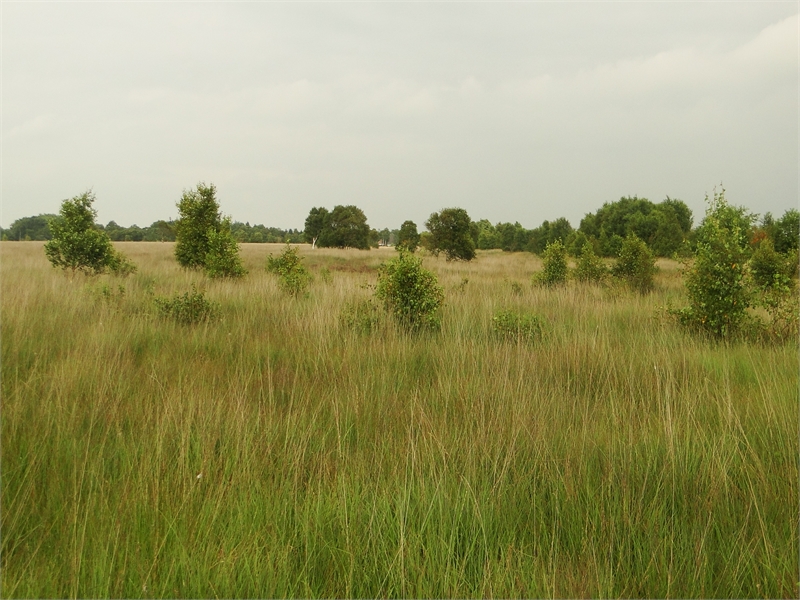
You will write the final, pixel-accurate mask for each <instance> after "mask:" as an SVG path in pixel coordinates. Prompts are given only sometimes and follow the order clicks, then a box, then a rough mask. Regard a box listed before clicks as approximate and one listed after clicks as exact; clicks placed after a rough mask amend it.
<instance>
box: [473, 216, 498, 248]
mask: <svg viewBox="0 0 800 600" xmlns="http://www.w3.org/2000/svg"><path fill="white" fill-rule="evenodd" d="M477 226H478V243H477V246H478V248H479V249H480V250H492V249H494V248H500V245H501V244H500V239H499V236H498V234H497V229H496V228H495V226H494V225H492V224H491V223H490V222H489V221H488V220H487V219H481V220H480V221H478V223H477Z"/></svg>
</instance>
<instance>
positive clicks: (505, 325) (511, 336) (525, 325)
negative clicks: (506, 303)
mask: <svg viewBox="0 0 800 600" xmlns="http://www.w3.org/2000/svg"><path fill="white" fill-rule="evenodd" d="M492 329H493V330H494V333H495V335H497V336H498V337H500V338H502V339H505V340H512V341H533V340H536V339H538V338H540V337H541V335H542V320H541V319H540V318H539V317H538V316H537V315H534V314H532V313H519V312H515V311H513V310H501V311H499V312H498V313H497V314H495V316H494V317H492Z"/></svg>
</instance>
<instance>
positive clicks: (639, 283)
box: [611, 234, 656, 294]
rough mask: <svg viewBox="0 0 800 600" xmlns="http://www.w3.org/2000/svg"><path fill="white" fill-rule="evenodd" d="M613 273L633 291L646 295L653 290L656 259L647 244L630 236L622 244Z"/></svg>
mask: <svg viewBox="0 0 800 600" xmlns="http://www.w3.org/2000/svg"><path fill="white" fill-rule="evenodd" d="M611 272H612V274H613V275H614V276H615V277H619V278H620V279H622V280H624V281H625V282H626V283H627V284H628V286H629V287H630V288H631V289H633V290H635V291H637V292H639V293H640V294H646V293H647V292H649V291H651V290H652V289H653V276H654V275H655V272H656V259H655V257H654V256H653V253H652V252H651V251H650V249H649V248H648V247H647V244H645V243H644V242H643V241H642V240H640V239H639V238H638V237H636V236H635V235H633V234H630V235H629V236H628V237H626V238H625V240H624V241H623V242H622V247H621V248H620V251H619V257H618V258H617V262H616V264H615V265H614V267H613V268H612V270H611Z"/></svg>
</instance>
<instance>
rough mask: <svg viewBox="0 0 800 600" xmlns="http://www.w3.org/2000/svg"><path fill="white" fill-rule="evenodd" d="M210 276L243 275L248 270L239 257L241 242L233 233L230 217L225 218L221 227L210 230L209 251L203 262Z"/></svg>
mask: <svg viewBox="0 0 800 600" xmlns="http://www.w3.org/2000/svg"><path fill="white" fill-rule="evenodd" d="M203 267H204V269H205V272H206V275H208V276H209V277H214V278H219V277H232V278H233V277H243V276H244V275H246V274H247V270H246V269H245V268H244V266H242V260H241V258H240V257H239V244H237V243H236V240H235V239H233V236H232V235H231V221H230V219H223V221H222V224H221V225H220V227H219V229H209V231H208V253H207V254H206V259H205V261H204V262H203Z"/></svg>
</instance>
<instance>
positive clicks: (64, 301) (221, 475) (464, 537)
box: [0, 242, 798, 597]
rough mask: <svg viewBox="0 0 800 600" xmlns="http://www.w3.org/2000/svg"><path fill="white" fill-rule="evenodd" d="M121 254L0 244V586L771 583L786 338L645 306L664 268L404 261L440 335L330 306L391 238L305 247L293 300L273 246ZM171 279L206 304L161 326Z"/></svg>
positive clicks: (735, 589) (601, 589)
mask: <svg viewBox="0 0 800 600" xmlns="http://www.w3.org/2000/svg"><path fill="white" fill-rule="evenodd" d="M117 247H119V248H120V249H121V250H123V252H125V253H126V254H128V256H130V257H131V258H132V259H133V260H134V261H135V262H136V263H137V264H138V266H139V272H138V273H137V274H135V275H133V276H131V277H129V278H127V279H124V280H116V279H113V278H109V277H105V276H103V277H100V278H95V279H87V278H84V277H82V276H80V277H76V278H74V279H69V278H67V277H66V276H64V275H63V274H61V273H59V272H56V271H54V270H53V269H51V268H50V267H49V265H48V264H47V262H46V260H45V258H44V253H43V252H42V250H41V244H37V243H34V242H27V243H13V242H8V243H5V242H4V243H3V244H0V260H1V261H2V262H0V268H1V269H2V289H1V291H2V376H3V377H2V393H3V407H2V409H3V412H2V475H3V479H2V507H3V513H2V531H3V538H2V586H3V594H4V596H6V597H14V596H48V597H66V596H74V597H77V596H126V597H134V596H142V597H153V596H158V597H162V596H180V597H211V596H227V597H233V596H237V597H238V596H249V597H273V596H306V597H310V596H328V597H331V596H374V597H377V596H417V597H422V596H430V597H437V596H478V595H481V596H508V597H510V596H517V597H519V596H522V597H534V596H575V597H577V596H599V595H606V596H649V597H661V596H682V597H689V596H718V597H754V596H764V597H777V596H786V597H796V596H797V594H798V578H797V564H798V544H797V541H798V540H797V531H798V515H797V507H798V468H797V456H798V435H797V423H798V406H797V390H798V388H797V386H798V378H797V365H798V351H797V348H796V347H794V346H773V347H767V346H758V347H757V346H748V345H743V344H737V345H711V344H709V343H707V342H704V341H702V340H697V339H693V338H690V337H687V336H685V335H684V334H683V333H682V332H681V331H679V330H676V329H674V328H673V327H672V326H671V325H670V324H669V323H668V322H665V321H663V320H661V319H659V318H656V316H657V314H658V310H659V307H660V306H663V305H665V304H666V303H668V302H672V303H678V302H680V299H681V295H682V289H681V282H680V276H679V272H678V271H677V269H676V265H675V263H672V262H662V263H661V265H660V266H661V271H660V273H659V275H658V277H657V290H656V292H655V293H654V294H651V295H648V296H644V297H641V296H635V295H631V294H629V293H627V292H625V291H624V290H621V289H618V288H614V287H611V288H598V287H592V286H577V285H574V284H570V285H568V286H567V287H565V288H562V289H555V290H552V289H543V288H534V287H532V286H531V285H530V276H531V274H532V273H533V272H534V271H535V270H537V269H538V268H539V267H540V263H539V261H538V259H536V258H535V257H533V256H531V255H528V254H503V253H500V252H486V253H481V254H479V258H478V259H477V260H476V261H474V262H472V263H467V264H465V263H447V262H446V261H445V260H444V259H443V258H440V259H436V258H433V257H426V258H425V265H426V266H427V267H428V268H430V269H432V270H433V271H434V272H436V273H437V275H438V276H439V279H440V282H441V283H442V285H443V286H444V288H445V292H446V302H447V305H446V308H445V311H444V315H443V328H442V331H441V332H440V333H438V334H425V335H418V336H410V335H408V334H406V333H404V332H402V331H399V330H397V329H396V328H395V327H394V326H393V325H392V324H391V323H390V322H383V323H381V324H380V326H379V327H378V328H377V330H376V331H374V332H373V333H372V335H368V336H365V335H360V334H358V333H357V332H355V331H352V330H349V329H347V328H346V327H343V326H342V324H341V323H340V319H339V315H340V314H341V311H342V310H343V308H344V307H345V306H346V305H347V303H348V302H352V301H353V300H354V299H356V298H368V297H369V296H370V295H371V293H372V292H371V289H370V288H369V286H370V285H373V284H374V283H375V276H376V275H375V269H376V267H377V265H378V264H379V263H380V262H381V261H382V260H385V259H387V258H390V257H392V256H393V252H392V251H391V250H377V251H370V252H359V251H337V250H315V251H311V249H310V248H308V247H305V246H304V247H301V254H302V255H303V256H304V257H306V264H307V265H308V266H309V267H310V270H311V271H312V273H314V274H315V275H316V278H315V281H314V282H313V283H312V286H311V293H310V296H309V297H308V298H305V299H299V300H293V299H291V298H289V297H288V296H285V295H283V294H282V293H281V292H280V290H279V288H278V286H277V284H276V281H275V279H274V278H273V277H272V276H271V275H269V274H267V273H266V272H265V270H264V266H265V261H266V255H267V254H268V253H277V252H279V251H280V248H281V247H280V246H278V245H257V244H252V245H244V246H243V248H242V255H243V259H244V264H245V266H246V267H247V268H248V269H249V270H250V274H249V275H248V276H247V277H246V278H245V279H244V280H243V281H239V282H236V281H209V280H205V279H204V278H203V277H202V275H200V274H197V273H192V272H186V271H183V270H181V269H179V268H178V266H177V265H176V263H175V261H174V260H173V258H172V255H171V251H172V246H171V244H166V243H164V244H159V243H152V244H148V243H127V244H117ZM323 268H328V269H329V270H330V271H331V273H332V281H331V282H330V283H325V282H324V281H323V280H322V278H321V277H320V272H321V269H323ZM465 280H466V283H465ZM193 282H194V283H196V284H197V285H198V287H199V288H201V289H204V290H205V291H206V293H207V295H208V296H209V297H210V298H212V299H213V300H215V301H217V302H219V303H220V304H221V306H222V315H223V316H222V319H221V320H220V321H219V322H218V323H215V324H208V325H200V326H197V327H183V326H179V325H177V324H173V323H171V322H169V321H165V320H163V319H161V318H159V317H158V316H157V314H156V312H155V310H154V305H153V297H154V296H155V295H172V294H176V293H182V292H184V291H186V290H188V289H189V286H190V285H191V283H193ZM515 283H516V284H517V285H516V286H514V285H513V284H515ZM120 285H122V286H124V292H121V291H120V288H119V286H120ZM504 308H518V309H520V310H526V311H531V312H534V313H536V314H538V315H540V316H541V317H543V319H544V321H545V323H546V326H545V335H544V338H543V339H542V340H541V341H540V342H539V343H536V344H514V343H507V342H502V341H500V340H497V339H495V337H494V336H492V332H491V327H490V323H491V316H492V315H493V314H494V312H495V311H496V310H499V309H504ZM198 476H199V477H198Z"/></svg>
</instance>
